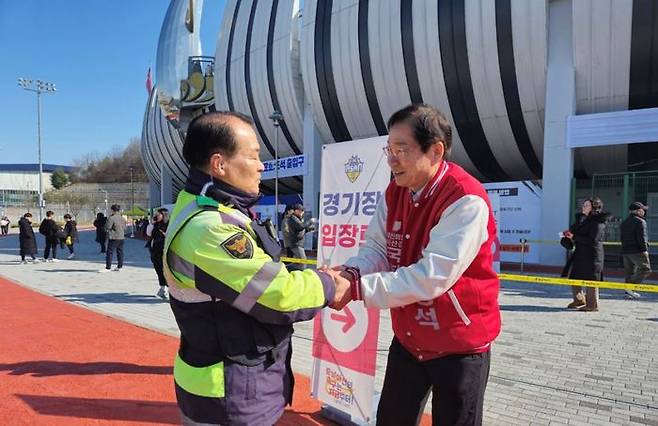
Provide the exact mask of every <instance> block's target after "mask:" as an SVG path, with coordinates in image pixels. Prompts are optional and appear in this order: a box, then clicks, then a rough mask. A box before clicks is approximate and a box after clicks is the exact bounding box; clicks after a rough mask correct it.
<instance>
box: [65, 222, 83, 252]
mask: <svg viewBox="0 0 658 426" xmlns="http://www.w3.org/2000/svg"><path fill="white" fill-rule="evenodd" d="M64 222H65V223H64V244H65V245H66V247H67V248H68V249H69V255H68V257H67V259H69V260H70V259H73V258H74V257H75V249H74V246H75V243H77V242H78V241H79V240H78V224H77V223H76V221H75V220H73V216H71V215H70V214H69V213H66V214H65V215H64Z"/></svg>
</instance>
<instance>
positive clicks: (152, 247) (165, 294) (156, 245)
mask: <svg viewBox="0 0 658 426" xmlns="http://www.w3.org/2000/svg"><path fill="white" fill-rule="evenodd" d="M168 225H169V210H167V209H158V211H157V212H156V213H155V214H154V215H153V226H152V227H149V228H150V234H149V235H148V236H149V251H150V252H151V263H153V269H155V273H156V274H157V276H158V283H159V284H160V289H159V290H158V292H157V293H156V296H157V297H159V298H161V299H164V300H167V299H169V288H168V286H167V280H166V278H165V276H164V265H163V260H162V255H163V253H164V243H165V237H166V236H167V226H168ZM147 233H148V232H147Z"/></svg>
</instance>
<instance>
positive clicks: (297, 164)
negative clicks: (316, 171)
mask: <svg viewBox="0 0 658 426" xmlns="http://www.w3.org/2000/svg"><path fill="white" fill-rule="evenodd" d="M275 164H276V160H269V161H263V165H264V166H265V169H264V170H263V174H262V175H261V180H268V179H274V178H275V177H276V168H275ZM307 173H308V165H307V164H306V156H305V155H304V154H302V155H295V156H293V157H285V158H279V177H280V178H284V177H290V176H306V174H307Z"/></svg>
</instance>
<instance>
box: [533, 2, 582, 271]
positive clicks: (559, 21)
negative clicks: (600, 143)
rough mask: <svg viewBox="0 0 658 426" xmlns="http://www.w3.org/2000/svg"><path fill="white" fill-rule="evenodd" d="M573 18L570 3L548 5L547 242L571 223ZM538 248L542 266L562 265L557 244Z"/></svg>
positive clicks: (544, 209)
mask: <svg viewBox="0 0 658 426" xmlns="http://www.w3.org/2000/svg"><path fill="white" fill-rule="evenodd" d="M572 16H573V15H572V0H551V1H550V2H549V6H548V69H547V73H546V110H545V111H546V112H545V119H544V158H543V163H544V170H543V179H542V182H543V185H542V186H543V195H542V216H541V237H542V240H548V241H556V240H557V239H558V233H559V232H560V231H563V230H565V229H567V228H568V227H569V221H570V218H569V207H570V202H571V180H572V177H573V151H572V150H571V149H569V148H567V147H566V128H567V117H568V116H570V115H573V114H574V113H575V111H576V83H575V69H574V63H573V36H572V25H573V22H572V21H573V19H572ZM539 248H540V254H539V259H540V262H541V263H542V264H544V265H563V264H564V261H565V252H564V249H563V248H562V247H561V246H560V245H557V244H541V245H540V246H539Z"/></svg>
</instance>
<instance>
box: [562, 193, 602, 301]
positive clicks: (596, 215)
mask: <svg viewBox="0 0 658 426" xmlns="http://www.w3.org/2000/svg"><path fill="white" fill-rule="evenodd" d="M609 218H610V213H607V212H604V211H603V202H602V201H601V199H600V198H598V197H593V198H588V199H586V200H585V201H584V202H583V205H582V207H581V211H580V212H579V213H578V214H576V221H575V223H574V224H573V225H571V227H570V228H569V230H568V231H565V233H564V235H565V236H566V237H567V238H571V239H572V241H573V243H574V246H575V250H574V252H573V255H572V256H571V270H570V272H569V278H570V279H573V280H591V281H603V260H604V252H603V237H604V233H605V226H606V223H607V221H608V219H609ZM571 295H572V297H573V300H572V301H571V303H569V304H568V305H567V308H568V309H580V310H581V311H583V312H596V311H598V310H599V288H598V287H586V290H585V293H584V294H583V288H582V286H572V287H571Z"/></svg>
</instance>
